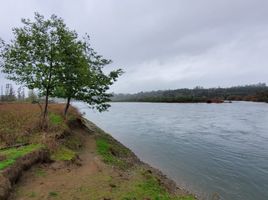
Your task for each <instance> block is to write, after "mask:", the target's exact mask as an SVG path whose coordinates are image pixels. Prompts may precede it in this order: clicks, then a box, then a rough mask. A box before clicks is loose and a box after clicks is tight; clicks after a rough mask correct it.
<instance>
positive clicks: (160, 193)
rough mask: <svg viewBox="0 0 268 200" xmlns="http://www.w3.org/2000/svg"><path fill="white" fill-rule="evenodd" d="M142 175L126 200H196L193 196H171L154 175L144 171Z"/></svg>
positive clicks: (125, 197)
mask: <svg viewBox="0 0 268 200" xmlns="http://www.w3.org/2000/svg"><path fill="white" fill-rule="evenodd" d="M140 174H141V177H140V178H139V179H137V180H136V181H135V182H134V183H132V188H130V190H131V191H130V192H128V194H126V195H125V196H124V197H123V199H124V200H132V199H146V198H147V199H152V200H195V198H194V197H193V196H191V195H187V196H173V195H170V194H169V193H168V192H167V191H166V190H165V188H164V187H163V186H161V185H160V183H159V182H158V180H157V179H156V177H154V176H153V175H152V174H150V173H148V172H146V171H145V172H144V171H142V172H141V173H140ZM138 176H140V175H138Z"/></svg>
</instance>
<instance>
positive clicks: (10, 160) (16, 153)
mask: <svg viewBox="0 0 268 200" xmlns="http://www.w3.org/2000/svg"><path fill="white" fill-rule="evenodd" d="M42 147H44V146H43V145H41V144H31V145H27V146H23V147H19V148H10V149H6V150H2V151H0V155H3V156H5V157H6V159H5V160H3V161H0V170H3V169H5V168H7V167H8V166H11V165H12V164H14V163H15V162H16V160H17V159H18V158H20V157H22V156H24V155H26V154H28V153H31V152H33V151H35V150H37V149H40V148H42Z"/></svg>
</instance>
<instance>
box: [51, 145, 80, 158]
mask: <svg viewBox="0 0 268 200" xmlns="http://www.w3.org/2000/svg"><path fill="white" fill-rule="evenodd" d="M75 156H76V153H75V152H74V151H72V150H70V149H68V148H67V147H65V146H60V147H59V148H58V149H57V150H56V151H55V152H54V153H53V154H52V155H51V158H52V159H53V160H57V161H70V160H72V159H74V158H75Z"/></svg>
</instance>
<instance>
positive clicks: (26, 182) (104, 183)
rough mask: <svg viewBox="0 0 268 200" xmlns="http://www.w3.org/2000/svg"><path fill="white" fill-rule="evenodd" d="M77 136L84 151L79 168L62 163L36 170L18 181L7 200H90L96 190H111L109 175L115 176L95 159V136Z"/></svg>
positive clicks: (33, 169)
mask: <svg viewBox="0 0 268 200" xmlns="http://www.w3.org/2000/svg"><path fill="white" fill-rule="evenodd" d="M76 132H77V133H76V134H79V137H81V138H82V140H83V141H84V150H83V151H82V152H81V154H80V155H79V157H80V159H81V166H77V165H74V164H71V165H69V166H66V165H65V164H63V163H53V164H50V165H48V164H42V165H38V166H35V167H33V168H32V169H30V170H29V171H27V172H26V173H25V174H24V175H23V176H22V177H21V178H20V181H19V182H18V184H17V185H16V187H15V189H14V192H13V193H12V195H11V197H10V200H15V199H17V200H26V199H92V198H93V196H92V193H94V190H95V189H96V190H98V188H99V187H103V188H104V189H108V191H109V190H110V189H111V186H110V184H109V182H110V181H111V175H112V176H116V175H117V174H116V172H115V171H113V170H111V169H110V168H108V167H107V166H106V165H105V164H104V163H103V162H102V161H101V160H100V158H99V157H98V156H97V154H96V142H95V139H94V136H92V135H88V134H85V133H83V131H76ZM89 188H91V189H89ZM87 190H92V191H87ZM104 194H105V192H104ZM88 195H90V196H91V197H90V196H88ZM96 196H98V194H96ZM94 198H97V197H94ZM103 198H105V197H103Z"/></svg>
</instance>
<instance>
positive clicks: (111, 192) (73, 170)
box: [9, 119, 195, 200]
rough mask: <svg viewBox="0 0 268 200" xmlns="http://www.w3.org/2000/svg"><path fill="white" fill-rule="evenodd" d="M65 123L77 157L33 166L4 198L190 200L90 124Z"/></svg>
mask: <svg viewBox="0 0 268 200" xmlns="http://www.w3.org/2000/svg"><path fill="white" fill-rule="evenodd" d="M70 126H71V130H72V135H74V136H75V141H78V143H79V145H78V146H79V149H78V150H77V154H78V157H77V159H75V160H72V161H69V162H60V161H59V162H54V163H43V164H38V165H35V166H34V167H32V168H31V169H30V170H28V171H27V172H25V173H24V174H23V175H22V177H21V178H20V180H19V181H18V182H17V184H16V185H15V187H14V188H13V190H12V193H11V195H10V198H9V200H28V199H40V200H41V199H64V200H68V199H73V200H77V199H81V200H83V199H85V200H87V199H92V200H95V199H96V200H97V199H102V200H111V199H115V200H117V199H124V200H130V199H131V200H132V199H133V200H134V199H136V200H137V199H147V200H149V199H151V200H154V199H163V200H168V199H181V200H192V199H195V198H194V197H193V196H192V195H189V194H188V193H187V192H186V191H184V190H181V189H179V188H177V187H176V184H175V183H174V182H173V181H171V180H169V179H167V178H166V176H164V175H163V174H162V173H161V172H160V171H158V170H155V169H153V168H151V167H150V166H148V165H146V164H144V163H142V162H141V161H140V160H139V159H138V158H137V157H136V156H135V155H134V154H133V153H132V152H131V151H130V150H128V149H127V148H126V147H124V146H123V145H121V144H120V143H119V142H117V141H116V140H114V139H113V138H112V137H111V136H110V135H108V134H106V133H104V132H103V131H102V130H101V129H99V128H98V127H96V126H95V125H94V124H93V123H91V122H89V121H87V120H84V119H82V120H78V121H76V122H75V123H73V124H71V125H70ZM67 138H68V137H67ZM61 139H62V140H64V139H63V138H61ZM71 139H72V140H74V138H71ZM67 143H68V142H67Z"/></svg>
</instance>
